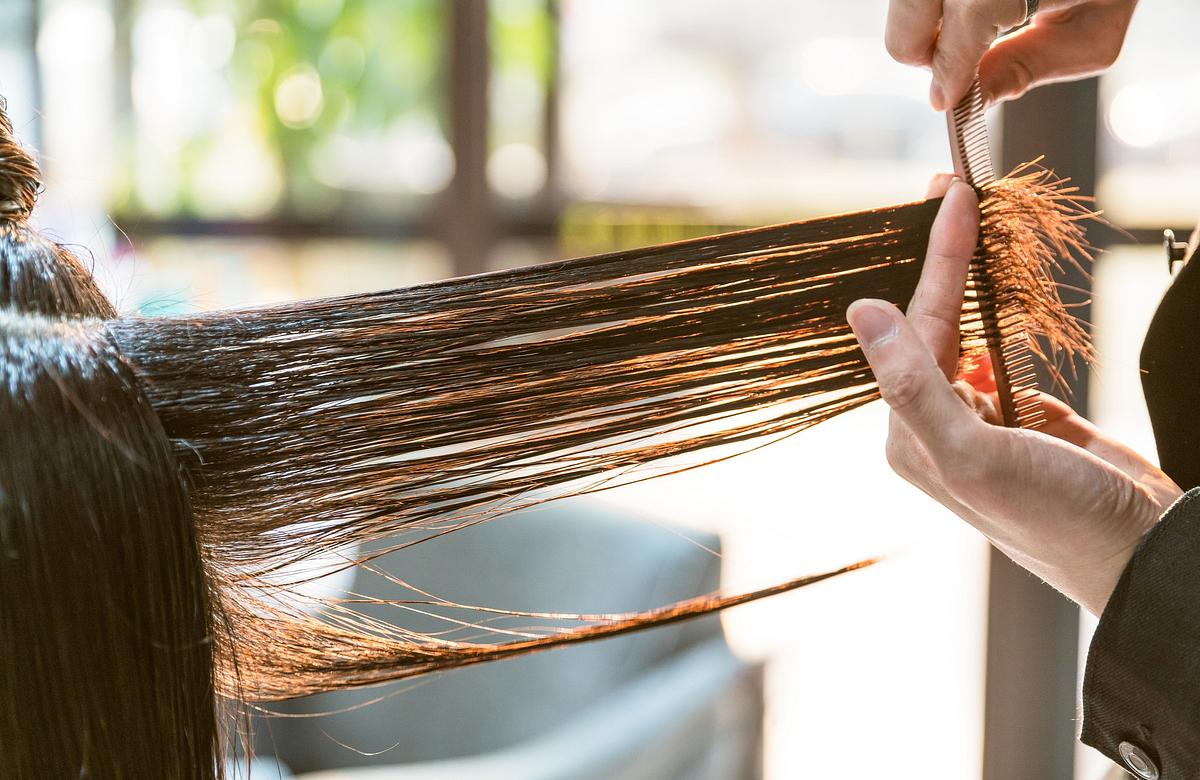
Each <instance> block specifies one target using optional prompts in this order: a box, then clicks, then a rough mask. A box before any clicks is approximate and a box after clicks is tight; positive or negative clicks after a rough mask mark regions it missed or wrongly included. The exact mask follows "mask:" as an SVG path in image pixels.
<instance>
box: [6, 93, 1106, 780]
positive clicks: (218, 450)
mask: <svg viewBox="0 0 1200 780" xmlns="http://www.w3.org/2000/svg"><path fill="white" fill-rule="evenodd" d="M38 175H39V174H38V168H37V165H36V164H35V163H34V161H33V159H32V158H31V156H30V155H29V154H28V153H27V152H26V151H25V150H23V149H22V148H21V147H20V146H19V145H18V144H17V143H16V141H15V140H14V138H13V133H12V128H11V125H10V124H9V123H8V120H7V118H4V117H3V114H2V112H0V654H2V655H3V657H2V658H0V701H2V702H3V703H0V745H3V751H2V753H0V767H2V774H3V775H4V776H5V777H17V778H26V777H28V778H44V777H59V776H64V777H66V776H69V777H172V778H213V777H218V776H219V775H221V774H222V771H223V770H222V768H221V761H219V760H218V756H220V755H221V752H222V750H223V749H224V747H225V745H224V743H225V742H226V741H227V740H228V739H229V736H228V734H227V733H226V732H228V731H229V730H230V728H229V726H228V724H229V723H230V722H231V720H230V718H229V715H230V713H236V712H239V711H240V709H239V708H240V707H241V706H242V705H243V704H244V703H246V702H253V701H270V700H279V699H286V698H290V697H295V696H301V695H306V694H311V693H318V692H323V691H331V690H335V689H340V688H347V687H352V686H363V685H371V684H378V683H383V682H388V681H393V680H398V679H403V678H407V677H412V676H415V675H420V674H427V673H429V672H435V671H441V670H447V669H453V668H456V667H462V666H466V665H470V664H476V663H481V662H484V661H490V660H495V659H500V658H507V657H511V656H514V655H519V654H523V653H530V652H534V651H538V650H543V649H547V648H551V647H556V646H561V645H567V644H572V643H577V642H584V641H589V640H593V639H599V638H603V637H609V636H614V635H617V634H622V633H627V632H630V631H634V630H639V629H642V628H648V627H652V626H657V625H663V624H667V623H671V622H675V621H679V620H683V619H686V618H689V617H692V616H696V615H702V614H707V613H711V612H713V611H715V610H720V609H723V608H725V607H729V606H732V605H735V604H741V603H744V602H746V601H750V600H753V599H757V598H761V597H763V596H767V595H770V594H773V593H780V592H783V591H787V590H791V589H795V588H798V587H801V586H804V585H808V584H811V583H815V582H818V581H821V580H824V579H828V578H830V577H833V576H836V575H839V574H842V573H844V572H848V571H851V570H853V569H856V568H860V567H862V566H864V565H866V564H868V563H869V561H863V562H858V563H854V564H850V565H848V566H846V567H844V568H842V569H840V570H837V571H832V572H825V573H821V574H816V575H813V576H808V577H802V578H799V579H796V580H793V581H790V582H784V583H780V584H779V585H778V586H776V587H772V588H768V589H765V590H762V591H757V592H751V593H742V594H733V595H728V594H711V595H708V596H702V597H699V598H695V599H691V600H688V601H684V602H679V603H674V604H667V605H664V606H663V607H661V608H659V609H656V610H651V611H648V612H643V613H636V614H622V615H605V616H596V615H592V616H578V618H579V619H578V620H576V621H574V622H573V624H572V625H570V626H566V627H557V628H555V629H545V630H544V632H542V633H537V634H534V635H531V636H522V637H518V638H514V639H512V640H511V641H507V642H500V643H485V642H482V641H479V642H476V641H457V640H451V639H448V638H446V637H444V636H435V635H421V634H414V633H413V632H409V631H404V630H401V629H399V628H396V627H393V626H390V625H387V624H385V623H381V622H380V621H378V620H375V619H371V618H369V617H368V616H366V615H365V614H363V613H361V612H359V611H356V610H355V609H354V604H353V603H352V602H350V601H348V600H342V599H334V598H329V599H325V600H318V601H317V603H315V604H313V603H302V601H303V599H301V597H300V596H299V595H298V594H297V593H296V592H294V591H295V586H296V585H297V584H299V577H298V576H296V575H293V574H289V572H296V571H302V570H304V568H305V567H304V566H303V564H305V563H306V562H311V561H313V560H314V559H316V558H317V557H318V556H326V555H329V554H331V553H333V554H338V555H343V556H347V560H348V563H347V565H350V564H355V563H361V564H365V563H366V560H364V555H363V554H361V553H355V552H354V551H355V550H359V549H365V548H364V547H363V546H362V543H364V542H377V541H378V540H387V542H386V543H384V544H383V545H382V546H381V545H380V544H374V545H371V546H370V547H369V549H371V550H373V552H372V553H371V555H372V556H374V555H379V554H381V553H380V550H381V549H383V550H387V549H395V548H396V547H402V546H408V545H412V544H417V543H419V542H420V541H422V540H423V539H427V538H430V537H432V536H436V535H440V534H444V533H447V532H449V531H452V530H455V529H459V528H464V527H467V526H470V525H473V524H475V523H479V522H483V521H486V520H489V519H492V518H495V517H497V516H500V515H502V514H505V513H507V512H511V511H513V510H515V509H519V508H523V507H529V506H532V505H535V504H538V503H542V502H545V501H549V500H553V499H555V498H560V497H563V496H567V495H577V494H580V493H587V492H592V491H598V490H603V489H607V488H611V487H613V486H616V485H621V484H627V483H629V482H632V481H636V480H639V479H644V478H646V477H647V473H646V470H645V469H644V467H645V466H646V465H648V464H655V463H657V464H659V465H660V466H663V465H666V466H669V467H671V468H691V467H695V466H697V465H701V464H703V463H704V462H708V461H711V460H713V459H716V458H721V457H728V456H729V455H730V454H731V453H736V452H739V451H744V450H746V449H749V448H751V447H755V446H759V445H761V443H763V442H766V441H771V440H773V439H778V438H781V437H784V436H789V435H791V434H794V433H796V432H798V431H800V430H803V429H805V428H808V427H810V426H812V425H816V424H818V423H820V422H822V421H824V420H828V419H830V418H831V417H834V416H836V415H838V414H840V413H842V412H844V411H847V410H849V409H853V408H856V407H858V406H861V405H863V404H865V403H867V402H869V401H871V400H873V399H875V398H877V397H878V391H877V388H876V386H875V384H874V381H873V378H872V376H871V373H870V370H869V368H868V366H867V363H866V361H865V359H864V357H863V355H862V354H861V352H860V351H859V349H858V347H857V345H856V343H855V340H854V337H853V334H852V333H851V332H850V329H849V327H848V326H847V325H846V322H845V318H844V312H845V310H846V307H847V305H848V304H849V303H850V302H851V301H853V300H855V299H857V298H860V297H863V296H868V295H869V296H873V297H882V298H886V299H888V300H891V301H893V302H895V303H897V304H899V305H903V304H904V303H905V302H907V301H908V299H909V298H910V297H911V295H912V293H913V291H914V289H915V287H916V284H917V280H918V277H919V275H920V271H921V264H922V260H923V258H924V254H925V248H926V243H927V241H928V236H929V230H930V226H931V224H932V221H933V218H934V215H935V214H936V211H937V208H938V205H939V202H938V201H937V200H933V201H925V202H919V203H911V204H907V205H901V206H892V207H887V208H881V209H877V210H873V211H867V212H861V213H855V214H845V215H841V216H833V217H828V218H823V219H817V220H812V221H807V222H800V223H793V224H785V225H775V226H771V227H765V228H759V229H754V230H746V231H742V232H737V233H729V234H725V235H718V236H712V237H708V238H701V239H697V240H691V241H684V242H680V243H675V244H668V245H665V246H654V247H648V248H645V249H636V250H632V251H627V252H619V253H615V254H607V255H600V256H597V257H586V258H579V259H575V260H567V261H563V262H558V263H551V264H547V265H541V266H532V267H527V268H521V269H517V270H511V271H503V272H499V273H493V274H485V275H482V276H474V277H467V278H461V279H452V280H447V281H443V282H437V283H433V284H427V285H422V286H418V287H413V288H408V289H401V290H391V291H386V292H380V293H373V294H368V295H355V296H349V297H342V298H329V299H321V300H311V301H302V302H298V303H289V304H284V305H279V306H272V307H268V308H258V309H249V310H243V311H222V312H212V313H207V314H201V315H196V316H187V317H164V318H137V317H119V316H118V314H117V312H116V311H115V309H114V308H113V306H112V305H111V304H110V303H109V302H108V301H107V300H106V299H105V297H104V296H103V295H102V294H101V293H100V291H99V290H98V288H97V287H96V285H95V283H94V282H93V280H92V278H91V276H90V275H89V273H88V272H87V271H86V269H85V268H84V267H83V266H82V265H81V264H80V263H79V261H78V260H77V259H76V258H74V257H73V256H72V255H71V254H70V252H69V251H67V250H66V249H64V248H63V247H61V246H57V245H55V244H54V243H52V242H50V241H47V240H46V239H45V238H43V237H41V236H40V235H39V234H38V233H37V232H36V231H34V230H33V229H31V228H30V227H29V224H28V218H29V216H30V213H31V212H32V210H33V206H34V201H35V198H36V196H37V193H38V191H39V188H40V183H39V179H38ZM983 196H984V197H983V201H982V214H983V226H982V228H983V229H982V237H981V244H980V258H981V260H982V262H985V263H986V264H987V268H989V269H990V270H991V272H992V273H991V274H990V276H989V279H990V283H989V285H987V286H986V287H984V286H982V285H978V284H974V285H972V287H971V289H970V290H969V291H968V294H967V298H966V300H965V301H964V305H963V312H962V330H963V333H964V344H965V352H966V353H971V352H972V351H978V350H980V349H983V348H984V345H985V343H986V342H987V340H988V339H989V338H994V337H995V336H996V334H995V333H989V332H988V328H989V327H990V328H992V329H993V330H994V329H995V328H997V327H998V328H1000V329H1001V330H1004V331H1005V333H1003V334H1001V335H1004V336H1005V337H1006V338H1013V337H1020V338H1025V339H1027V340H1028V342H1029V343H1030V344H1031V345H1034V349H1035V352H1036V354H1037V355H1038V356H1039V357H1041V358H1043V359H1044V360H1046V361H1047V362H1050V363H1056V361H1057V360H1058V359H1059V358H1060V357H1061V355H1062V353H1066V354H1068V355H1069V354H1073V353H1079V352H1083V353H1085V354H1086V352H1087V346H1086V341H1085V338H1084V334H1083V332H1082V330H1081V328H1080V326H1079V325H1078V324H1077V323H1076V322H1075V321H1074V320H1073V319H1072V318H1071V317H1070V316H1068V314H1067V312H1066V311H1065V308H1064V306H1063V304H1062V302H1061V301H1060V299H1059V296H1058V293H1057V288H1056V286H1055V284H1054V283H1053V281H1052V279H1051V272H1052V270H1053V268H1054V266H1055V264H1056V263H1058V262H1062V261H1063V259H1064V258H1066V259H1067V260H1068V261H1070V262H1076V260H1075V259H1073V258H1074V255H1073V254H1072V253H1075V255H1079V254H1085V251H1084V250H1085V247H1084V244H1083V239H1082V231H1081V228H1080V225H1079V223H1078V220H1079V219H1080V217H1082V216H1085V215H1086V212H1085V210H1084V209H1082V208H1081V207H1080V206H1079V205H1078V204H1077V203H1076V201H1075V200H1073V199H1072V196H1071V190H1069V189H1066V188H1065V187H1064V186H1063V184H1062V183H1061V182H1058V181H1056V180H1054V179H1053V178H1052V177H1051V176H1050V175H1049V174H1048V173H1045V172H1042V171H1038V170H1035V169H1033V168H1028V169H1026V170H1023V171H1019V172H1018V174H1017V175H1016V176H1014V177H1010V178H1008V179H1003V180H1001V181H999V182H997V183H995V184H994V185H990V186H989V187H988V188H987V189H986V190H985V191H984V193H983ZM985 297H986V300H983V299H984V298H985ZM981 301H983V302H985V303H988V304H989V305H991V306H994V307H995V309H996V310H997V311H999V312H1000V317H999V319H998V320H995V322H996V323H998V324H993V325H990V326H985V325H984V323H983V321H982V319H981V317H980V304H981ZM663 470H664V469H658V470H656V473H661V471H663ZM528 576H537V574H536V572H530V573H529V575H528Z"/></svg>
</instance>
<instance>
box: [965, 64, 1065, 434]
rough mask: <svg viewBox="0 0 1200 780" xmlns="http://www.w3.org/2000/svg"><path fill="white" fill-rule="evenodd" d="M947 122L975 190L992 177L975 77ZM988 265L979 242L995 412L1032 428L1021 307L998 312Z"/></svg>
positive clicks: (1032, 380)
mask: <svg viewBox="0 0 1200 780" xmlns="http://www.w3.org/2000/svg"><path fill="white" fill-rule="evenodd" d="M946 127H947V130H948V131H949V134H950V147H951V149H952V150H953V152H954V172H955V173H956V174H958V176H959V177H960V178H961V179H962V180H963V181H965V182H966V183H968V184H970V185H971V186H972V187H974V188H975V189H976V191H980V190H982V189H983V188H984V187H986V186H987V185H989V184H991V183H992V182H993V181H995V180H996V174H995V171H994V170H993V169H992V151H991V148H990V147H989V145H988V133H987V121H986V119H985V116H984V106H983V90H982V89H981V88H980V86H979V80H978V79H976V80H975V81H974V82H973V83H972V84H971V89H970V90H969V91H968V92H967V94H966V96H965V97H963V99H962V100H961V101H959V103H958V105H956V106H955V107H954V110H953V111H949V112H947V113H946ZM989 266H990V259H989V257H988V255H987V252H985V251H984V249H983V246H982V244H981V245H980V246H979V248H978V249H976V251H975V257H974V258H973V259H972V261H971V273H970V279H971V285H972V286H973V287H974V288H975V291H976V294H977V300H978V301H979V313H980V316H981V318H982V320H983V332H984V334H985V337H986V339H987V345H988V354H989V355H990V356H991V359H992V370H993V372H994V373H995V375H996V394H997V396H998V397H999V399H1000V415H1001V417H1002V418H1003V420H1004V424H1005V425H1007V426H1009V427H1010V428H1011V427H1019V428H1037V427H1039V426H1041V425H1042V423H1044V422H1045V415H1044V413H1043V411H1042V405H1041V400H1040V397H1039V396H1040V394H1039V392H1038V379H1037V371H1036V369H1035V366H1034V360H1033V353H1032V351H1031V350H1030V348H1029V335H1028V333H1027V331H1026V329H1025V327H1024V326H1025V322H1024V318H1023V317H1022V316H1021V315H1020V312H1005V314H1004V316H1001V314H1000V312H999V311H998V309H1000V308H1003V306H1002V305H1001V302H999V301H998V300H997V292H998V291H997V290H996V286H995V283H994V280H993V275H992V273H991V268H990V267H989ZM1000 292H1003V291H1000Z"/></svg>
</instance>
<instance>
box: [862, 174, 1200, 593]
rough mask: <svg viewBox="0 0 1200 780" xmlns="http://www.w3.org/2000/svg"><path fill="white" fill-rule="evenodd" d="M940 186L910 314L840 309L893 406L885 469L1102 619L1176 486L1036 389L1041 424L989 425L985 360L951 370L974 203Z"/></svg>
mask: <svg viewBox="0 0 1200 780" xmlns="http://www.w3.org/2000/svg"><path fill="white" fill-rule="evenodd" d="M943 193H945V200H944V201H943V203H942V206H941V209H940V211H939V212H938V215H937V219H936V220H935V222H934V225H933V229H932V231H931V233H930V238H929V249H928V253H927V255H926V259H925V265H924V267H923V269H922V272H921V280H920V283H919V284H918V286H917V290H916V293H915V294H914V296H913V299H912V301H911V303H910V304H909V307H908V313H907V316H905V315H904V314H901V312H900V311H899V310H898V309H897V308H896V307H895V306H893V305H892V304H890V303H887V302H885V301H880V300H872V299H864V300H859V301H855V302H854V303H853V304H851V306H850V308H849V309H848V310H847V314H846V317H847V320H848V322H849V323H850V327H851V328H852V329H853V330H854V334H855V336H856V337H857V338H858V342H859V344H860V346H861V347H862V349H863V352H864V354H865V355H866V357H867V360H868V361H869V362H870V364H871V369H872V371H873V372H874V373H875V377H876V380H877V381H878V383H879V389H880V393H881V394H882V396H883V399H884V400H885V401H886V402H887V403H888V405H889V406H891V409H892V412H891V418H890V424H889V432H888V440H887V458H888V463H889V464H890V465H891V466H892V468H893V469H894V470H895V471H896V472H897V473H898V474H899V475H900V476H902V477H904V479H906V480H908V481H909V482H911V483H912V484H914V485H916V486H917V487H919V488H920V489H921V490H923V491H925V492H926V493H927V494H929V495H930V496H932V497H933V498H934V499H936V500H937V501H938V502H940V503H941V504H943V505H944V506H946V507H948V508H949V509H950V510H952V511H953V512H954V513H955V514H957V515H958V516H959V517H961V518H962V519H964V520H966V521H967V522H968V523H970V524H971V525H973V526H974V527H975V528H977V529H978V530H979V531H981V532H982V533H983V534H984V535H985V536H987V538H988V539H989V540H991V542H992V543H993V544H994V545H995V546H996V547H997V548H999V549H1000V550H1001V551H1003V552H1004V553H1005V554H1006V555H1008V556H1009V557H1010V558H1012V559H1013V560H1014V561H1016V562H1017V563H1018V564H1019V565H1021V566H1023V567H1024V568H1026V569H1028V570H1029V571H1031V572H1033V573H1034V574H1036V575H1037V576H1039V577H1041V578H1042V579H1043V580H1045V581H1046V582H1048V583H1049V584H1050V585H1053V586H1054V587H1055V588H1057V589H1058V590H1060V591H1062V592H1063V593H1064V594H1066V595H1067V596H1068V597H1069V598H1071V599H1072V600H1074V601H1076V602H1077V603H1079V604H1080V605H1082V606H1083V607H1085V608H1086V609H1088V610H1089V611H1091V612H1092V613H1094V614H1096V615H1099V614H1100V613H1101V612H1102V611H1103V609H1104V605H1105V604H1106V603H1107V601H1108V597H1109V596H1110V595H1111V594H1112V591H1113V588H1114V587H1116V584H1117V580H1118V579H1119V578H1120V576H1121V572H1122V571H1123V570H1124V569H1125V566H1126V564H1127V563H1128V562H1129V559H1130V557H1131V556H1132V554H1133V550H1134V548H1135V547H1136V546H1137V543H1138V541H1139V540H1140V539H1141V538H1142V536H1143V535H1144V534H1145V533H1146V531H1148V530H1149V529H1150V528H1151V527H1152V526H1153V525H1154V524H1155V522H1157V521H1158V518H1159V517H1161V515H1162V513H1163V512H1164V511H1165V510H1166V509H1167V507H1169V506H1170V505H1171V504H1172V503H1173V502H1174V501H1175V499H1177V498H1178V497H1179V496H1180V495H1181V493H1182V491H1181V490H1180V489H1179V487H1178V486H1177V485H1175V483H1174V482H1172V481H1171V479H1170V478H1169V477H1167V475H1166V474H1164V473H1163V472H1161V471H1159V470H1158V469H1157V468H1155V467H1154V466H1153V465H1151V464H1150V463H1149V462H1147V461H1146V460H1144V459H1143V458H1142V457H1140V456H1139V455H1138V454H1137V453H1135V452H1134V451H1133V450H1131V449H1129V448H1128V447H1125V446H1124V445H1122V444H1119V443H1118V442H1115V441H1113V440H1111V439H1109V438H1107V437H1106V436H1104V435H1103V434H1102V433H1101V432H1100V431H1098V430H1097V429H1096V428H1095V427H1094V426H1093V425H1092V424H1091V423H1090V422H1088V421H1087V420H1085V419H1083V418H1082V417H1080V416H1079V415H1077V414H1075V413H1074V412H1073V411H1072V410H1071V409H1070V407H1068V406H1067V405H1066V404H1064V403H1062V402H1061V401H1058V400H1057V399H1054V398H1053V397H1051V396H1047V395H1043V396H1042V406H1043V410H1044V411H1045V414H1046V423H1045V425H1043V426H1042V427H1041V428H1040V429H1039V430H1023V429H1013V428H1005V427H1003V426H1002V425H999V424H997V423H998V420H997V419H996V414H995V412H994V409H995V408H997V406H996V399H995V397H994V393H995V384H994V381H993V378H992V376H991V372H990V368H989V367H988V366H986V365H985V366H981V367H976V368H975V369H974V370H972V371H969V372H968V373H967V374H966V375H959V374H958V370H959V367H958V363H959V316H960V311H961V307H962V302H963V291H964V288H965V286H966V280H967V267H968V264H969V263H970V260H971V255H972V254H973V253H974V250H975V244H976V239H977V235H978V230H979V210H978V201H977V200H976V196H975V192H974V190H972V189H971V187H969V186H967V185H966V184H964V183H962V182H961V181H958V180H954V179H952V177H950V176H948V175H940V176H938V177H937V178H935V179H934V181H933V183H932V184H931V185H930V196H931V197H936V196H938V195H941V194H943ZM956 377H957V378H958V381H954V380H955V379H956ZM964 401H966V403H964Z"/></svg>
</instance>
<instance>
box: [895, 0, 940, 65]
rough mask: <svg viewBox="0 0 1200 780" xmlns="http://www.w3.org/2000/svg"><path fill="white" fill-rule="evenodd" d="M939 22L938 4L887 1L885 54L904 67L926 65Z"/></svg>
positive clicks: (933, 0)
mask: <svg viewBox="0 0 1200 780" xmlns="http://www.w3.org/2000/svg"><path fill="white" fill-rule="evenodd" d="M941 18H942V0H891V2H890V3H888V14H887V27H886V29H885V30H884V33H883V43H884V45H885V46H886V47H887V50H888V54H890V55H892V58H893V59H895V60H896V61H897V62H902V63H904V64H905V65H919V66H927V65H929V63H930V62H931V61H932V60H933V47H934V43H935V42H936V41H937V34H938V24H939V22H940V21H941Z"/></svg>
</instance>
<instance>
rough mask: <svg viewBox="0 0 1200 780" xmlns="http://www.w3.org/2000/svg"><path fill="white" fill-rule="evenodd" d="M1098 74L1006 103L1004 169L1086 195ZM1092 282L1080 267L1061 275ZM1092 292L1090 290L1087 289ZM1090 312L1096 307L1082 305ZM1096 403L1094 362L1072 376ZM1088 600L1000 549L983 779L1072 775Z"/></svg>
mask: <svg viewBox="0 0 1200 780" xmlns="http://www.w3.org/2000/svg"><path fill="white" fill-rule="evenodd" d="M1097 114H1098V89H1097V80H1096V79H1090V80H1087V81H1081V82H1075V83H1072V84H1056V85H1051V86H1047V87H1042V88H1040V89H1037V90H1035V91H1034V92H1032V93H1030V94H1029V95H1027V96H1025V97H1023V98H1021V99H1020V100H1018V101H1015V102H1013V103H1010V104H1008V105H1006V106H1005V107H1004V109H1003V117H1002V130H1001V149H1000V160H1001V168H1002V169H1003V170H1006V171H1007V170H1010V169H1011V168H1013V167H1014V166H1016V165H1018V164H1019V163H1021V162H1024V161H1028V160H1032V159H1034V158H1036V157H1037V156H1039V155H1043V154H1044V155H1045V160H1044V161H1043V165H1045V166H1046V167H1048V168H1051V169H1053V170H1054V171H1055V172H1056V173H1057V174H1058V175H1059V176H1063V177H1070V178H1071V180H1072V183H1074V184H1075V185H1076V186H1078V187H1079V188H1080V190H1081V194H1083V195H1091V194H1093V193H1094V192H1095V186H1096V117H1097ZM1062 281H1063V282H1065V283H1066V284H1069V285H1074V286H1075V287H1077V288H1079V289H1081V290H1084V291H1086V290H1088V289H1089V287H1090V282H1089V280H1088V279H1087V278H1086V277H1083V275H1082V274H1079V273H1078V272H1075V271H1071V272H1069V273H1068V275H1067V276H1066V277H1064V278H1063V279H1062ZM1084 296H1085V297H1086V293H1085V294H1084ZM1076 313H1077V314H1078V315H1079V316H1080V317H1083V318H1084V319H1085V320H1086V319H1087V318H1088V312H1087V310H1086V308H1085V309H1083V310H1076ZM1070 389H1071V392H1072V394H1073V398H1072V402H1073V403H1074V405H1075V406H1076V408H1077V409H1079V410H1081V411H1082V410H1083V409H1084V407H1086V404H1087V372H1086V371H1084V372H1080V373H1079V374H1078V377H1077V378H1075V379H1074V380H1073V381H1072V382H1071V383H1070ZM1078 642H1079V609H1078V607H1076V606H1075V605H1074V604H1072V603H1071V602H1069V601H1068V600H1067V599H1066V598H1064V597H1063V596H1062V595H1060V594H1058V593H1056V592H1055V591H1054V590H1053V589H1051V588H1050V587H1049V586H1047V585H1045V584H1044V583H1042V582H1040V581H1039V580H1038V579H1037V578H1036V577H1034V576H1032V575H1030V574H1029V573H1028V572H1026V571H1025V570H1023V569H1021V568H1020V567H1019V566H1017V565H1016V564H1014V563H1013V562H1012V561H1010V560H1009V559H1008V558H1007V557H1006V556H1005V555H1004V554H1003V553H1000V552H998V551H996V550H995V549H993V550H992V553H991V572H990V576H989V592H988V640H987V654H988V658H987V693H986V704H985V719H984V762H983V763H984V768H983V777H984V780H1026V779H1027V778H1031V777H1056V778H1058V777H1061V778H1069V777H1071V776H1072V772H1073V764H1074V745H1075V727H1076V723H1075V718H1076V714H1075V691H1076V675H1077V672H1078V670H1077V666H1078V664H1077V661H1076V659H1077V655H1078Z"/></svg>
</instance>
